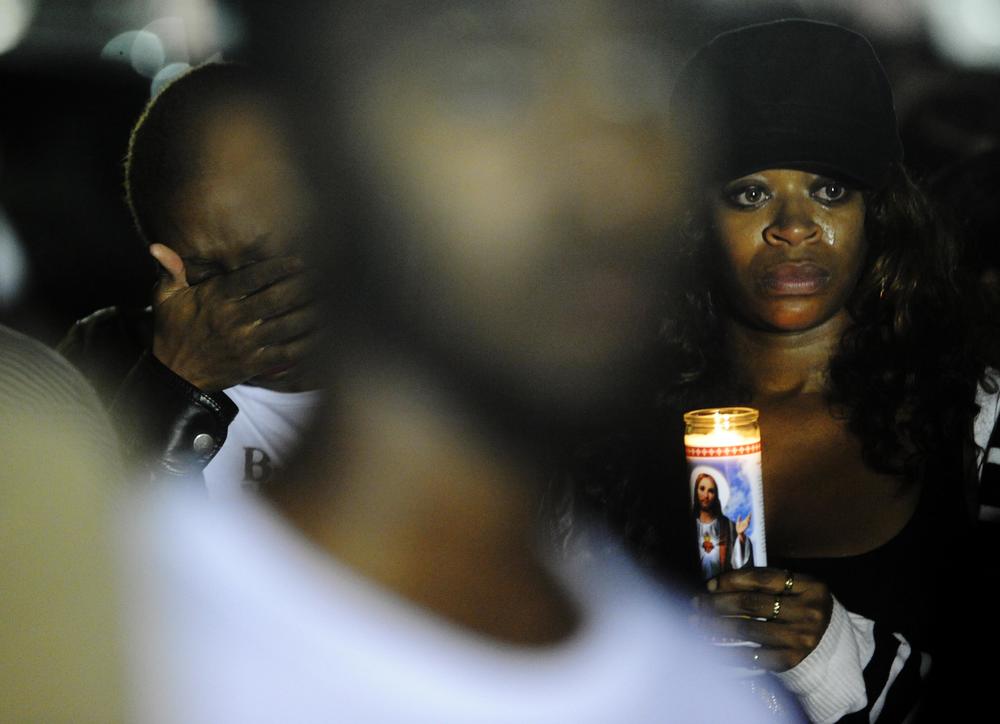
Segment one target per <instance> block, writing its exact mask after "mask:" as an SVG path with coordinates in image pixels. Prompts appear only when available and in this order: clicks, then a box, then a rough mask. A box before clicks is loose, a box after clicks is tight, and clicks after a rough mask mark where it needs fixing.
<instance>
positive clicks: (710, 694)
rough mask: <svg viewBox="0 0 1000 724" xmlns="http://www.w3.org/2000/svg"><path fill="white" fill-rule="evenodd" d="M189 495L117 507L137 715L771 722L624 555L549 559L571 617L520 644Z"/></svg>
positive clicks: (227, 506) (235, 509) (256, 513)
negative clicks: (581, 560)
mask: <svg viewBox="0 0 1000 724" xmlns="http://www.w3.org/2000/svg"><path fill="white" fill-rule="evenodd" d="M192 492H196V491H191V490H188V489H179V488H174V489H172V490H167V491H159V492H157V493H155V494H152V495H150V494H144V495H140V496H139V497H137V499H135V500H133V501H132V504H131V505H130V506H128V509H127V510H126V517H125V521H124V522H125V552H126V565H125V571H126V573H127V575H126V579H125V580H126V582H127V583H128V584H129V585H128V587H127V592H128V593H129V597H128V599H129V606H128V608H129V611H130V616H129V619H130V621H131V623H132V625H131V627H130V633H131V635H130V637H129V639H128V649H129V651H130V654H131V672H132V674H133V677H134V691H135V697H134V700H135V716H134V717H133V719H134V720H135V721H138V722H142V723H144V724H147V723H150V722H153V723H156V724H161V723H162V724H165V723H170V724H174V723H180V722H183V724H209V723H211V724H227V723H230V722H232V723H234V724H235V723H239V724H254V723H256V722H260V723H261V724H263V723H265V722H266V723H268V724H271V723H273V722H284V723H298V722H349V723H351V724H365V723H370V722H379V723H388V722H407V723H408V724H480V723H486V722H489V723H500V722H504V723H509V724H560V723H566V724H608V723H609V722H628V723H629V724H643V723H644V722H684V723H688V722H698V721H706V722H716V721H739V722H741V724H752V723H753V722H757V721H773V719H770V718H769V717H767V711H766V709H764V708H763V707H762V706H761V703H760V700H759V699H755V698H754V697H753V696H752V695H751V694H750V693H749V692H747V691H746V690H745V689H744V688H738V687H737V686H736V685H735V684H734V683H733V682H731V681H729V680H727V678H726V677H727V674H726V667H725V666H723V665H721V664H718V663H716V661H715V659H714V658H710V657H712V656H714V654H713V653H712V652H711V649H710V647H707V646H705V645H704V644H702V643H701V642H696V641H694V640H692V639H691V638H690V636H689V634H688V633H687V631H686V626H685V624H686V616H687V613H688V610H687V608H686V607H684V606H683V605H681V604H679V603H677V602H674V601H671V600H670V599H668V597H667V596H666V594H665V592H664V591H663V590H662V589H660V588H659V587H657V586H655V585H653V584H652V583H651V582H650V581H648V580H647V579H646V578H645V577H644V576H643V575H642V574H640V573H639V571H638V570H637V569H636V568H635V567H634V566H632V565H631V564H630V563H628V562H627V561H626V560H625V558H624V557H623V556H622V555H620V554H615V555H610V556H605V555H603V554H602V555H597V556H595V557H594V558H591V559H590V560H589V563H588V564H587V565H585V566H581V567H580V568H579V569H576V568H574V567H573V566H567V565H566V564H560V565H561V567H559V568H558V569H557V573H558V575H559V577H560V578H561V579H562V580H563V581H564V582H565V584H566V585H567V586H568V588H569V590H570V591H571V592H572V593H573V594H574V595H575V597H576V599H577V601H578V605H579V609H580V612H581V617H582V624H581V627H580V629H579V630H578V631H577V633H576V634H575V635H574V636H573V637H572V638H571V639H569V640H567V641H565V642H564V643H562V644H561V645H558V646H555V647H551V648H522V647H516V646H511V645H504V644H501V643H498V642H496V641H493V640H490V639H487V638H484V637H482V636H479V635H475V634H473V633H470V632H468V631H466V630H464V629H460V628H458V627H456V626H454V625H452V624H450V623H448V622H447V621H445V620H442V619H440V618H439V617H437V616H435V615H433V614H431V613H429V612H427V611H425V610H423V609H420V608H416V607H414V606H412V605H411V604H409V603H408V602H407V601H405V600H402V599H400V598H398V597H396V596H394V595H393V594H391V593H390V592H387V591H385V590H383V589H380V588H378V587H377V586H375V585H373V584H372V583H370V582H369V581H367V580H366V579H363V578H360V577H358V576H357V575H356V574H355V573H354V572H353V571H352V570H351V569H349V568H347V567H345V566H343V565H341V564H339V563H338V562H336V561H335V560H332V559H331V558H329V557H328V556H326V555H324V554H322V553H321V552H320V551H318V550H317V549H315V548H313V547H312V546H311V545H309V544H308V543H307V542H306V541H305V540H304V539H302V538H301V537H300V536H299V535H298V533H297V532H296V531H294V530H293V529H292V528H290V527H289V526H288V525H287V524H286V523H285V522H284V520H283V519H282V518H280V516H278V515H277V514H276V513H275V512H273V511H272V510H271V509H270V508H269V507H267V506H266V505H265V504H263V503H261V502H259V501H257V500H256V499H255V498H254V497H253V496H246V497H245V498H244V499H233V500H230V501H226V502H224V503H220V502H218V501H216V502H212V501H208V500H206V499H204V497H203V496H202V497H201V498H199V497H198V496H197V495H194V494H192ZM377 544H378V542H377V541H372V545H377Z"/></svg>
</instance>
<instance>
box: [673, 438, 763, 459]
mask: <svg viewBox="0 0 1000 724" xmlns="http://www.w3.org/2000/svg"><path fill="white" fill-rule="evenodd" d="M684 451H685V453H686V454H687V456H688V457H689V458H728V457H732V456H733V455H753V454H754V453H759V452H760V442H759V441H758V442H752V443H748V444H746V445H727V446H722V447H693V446H691V445H685V446H684Z"/></svg>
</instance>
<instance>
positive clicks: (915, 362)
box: [574, 164, 996, 573]
mask: <svg viewBox="0 0 1000 724" xmlns="http://www.w3.org/2000/svg"><path fill="white" fill-rule="evenodd" d="M865 202H866V216H865V233H866V237H867V241H868V252H867V253H868V258H867V259H866V263H865V265H864V271H863V272H862V276H861V278H860V280H859V282H858V285H857V287H856V289H855V290H854V292H853V294H852V296H851V297H850V299H849V301H848V311H849V313H850V315H851V320H852V324H851V326H850V327H849V328H848V330H847V331H846V332H845V333H844V335H843V337H842V340H841V344H840V347H839V349H838V350H837V352H836V353H835V354H834V356H833V357H832V359H831V360H830V364H829V384H828V389H827V390H826V395H827V400H828V403H829V405H830V410H831V414H833V415H834V416H836V417H838V418H840V419H844V420H846V422H847V425H848V428H849V429H850V431H851V432H852V433H853V434H855V435H857V436H858V437H859V439H860V440H861V441H862V455H863V458H864V461H865V463H866V464H867V465H868V466H869V467H870V468H872V469H873V470H876V471H879V472H882V473H888V474H894V475H898V476H900V478H901V480H903V481H904V482H905V483H906V484H912V483H915V482H918V481H922V480H924V479H925V477H926V476H927V475H928V471H929V470H933V469H941V467H937V468H935V467H934V465H935V463H938V464H940V465H942V466H943V467H946V468H947V467H948V465H950V463H946V464H945V463H942V460H943V459H944V457H947V459H948V460H954V459H955V453H956V451H961V450H962V449H963V446H966V445H971V444H973V443H972V435H971V421H972V419H973V418H974V417H975V414H976V412H977V411H978V408H977V406H976V404H975V390H976V386H977V384H982V385H983V386H984V387H986V388H987V389H990V388H991V385H992V382H991V381H990V379H989V378H988V377H987V376H986V370H987V367H988V366H990V365H993V366H996V362H995V361H994V360H991V359H988V357H989V355H988V353H987V352H986V351H985V350H986V349H987V348H988V345H986V344H980V343H979V342H978V341H977V340H978V339H979V338H980V336H982V335H981V332H982V330H981V329H980V328H979V327H980V321H981V320H978V318H977V314H976V312H975V309H974V307H973V306H972V304H971V300H972V298H973V297H972V295H971V294H967V293H966V292H967V291H971V290H972V289H973V282H972V281H970V280H968V279H966V278H965V273H964V271H963V270H962V268H961V267H960V265H959V250H958V249H957V246H956V244H955V243H953V242H952V240H951V237H950V236H949V235H948V234H947V233H945V231H944V230H943V229H941V228H940V227H939V226H938V225H936V224H935V221H934V217H933V215H932V213H931V212H930V210H929V209H930V207H929V205H928V204H927V202H926V199H925V198H924V195H923V193H922V192H921V191H920V189H919V188H918V187H917V186H916V185H915V184H914V183H913V182H912V180H911V179H910V178H909V176H908V175H907V173H906V171H905V169H904V168H903V167H902V165H900V164H894V165H893V167H892V169H891V172H890V174H889V180H888V182H887V183H886V184H885V185H884V186H883V187H882V188H880V189H878V190H875V191H869V192H865ZM707 218H708V210H707V209H698V210H694V211H692V213H691V216H690V219H689V220H688V223H686V224H684V225H683V230H682V232H681V234H680V238H679V239H678V240H677V241H676V242H675V251H676V255H675V259H674V264H673V265H672V267H671V275H670V278H669V279H667V280H666V282H665V293H664V296H665V299H664V304H665V311H664V322H663V324H662V327H661V330H660V336H659V339H658V341H657V351H656V355H655V357H656V359H657V360H658V363H657V364H658V368H659V369H658V374H657V380H658V383H657V387H656V389H654V390H650V391H649V394H648V395H647V400H648V404H647V406H646V408H645V409H643V410H641V411H640V414H639V415H637V419H636V423H635V428H634V429H631V430H628V431H625V432H621V431H616V432H612V433H609V434H608V436H607V437H606V438H605V439H602V440H601V441H600V442H599V443H597V444H595V445H593V446H591V447H588V448H587V449H586V451H584V452H583V453H581V456H580V459H579V461H578V463H579V464H578V466H577V467H576V469H575V472H574V477H575V482H576V484H577V488H578V492H579V491H580V490H582V491H583V493H584V496H585V498H587V499H588V500H589V501H590V502H591V503H594V504H596V505H597V507H598V508H599V509H600V510H601V511H602V515H603V516H604V517H605V518H606V519H607V520H608V522H609V523H610V524H611V526H612V527H613V528H614V529H615V530H616V531H617V532H619V533H620V534H622V535H623V536H624V538H625V540H626V541H627V543H628V544H629V545H630V546H631V547H632V548H633V549H634V550H635V551H636V553H637V554H639V556H640V558H642V559H644V560H646V561H647V562H649V563H651V564H653V565H654V566H656V567H660V568H665V569H666V570H667V572H670V573H678V572H680V571H679V570H678V569H685V570H686V569H689V568H690V564H691V561H690V560H688V559H687V558H686V555H685V554H686V552H687V551H688V549H689V548H690V547H691V546H690V537H689V536H688V535H687V533H688V530H687V528H686V527H684V526H683V525H681V523H680V520H679V518H671V517H670V515H669V511H671V510H689V509H690V501H688V500H685V499H683V498H681V497H680V495H681V494H684V495H686V493H687V491H686V489H685V487H686V486H680V485H674V486H665V485H664V484H663V481H664V480H667V479H675V480H676V479H684V478H686V475H687V473H686V466H685V461H684V452H683V448H682V445H681V444H680V441H681V440H682V437H683V436H682V433H683V423H682V413H683V412H684V411H685V410H690V409H696V408H700V407H712V406H720V405H726V406H731V405H750V404H752V403H753V390H752V389H751V388H750V386H749V384H748V383H747V381H746V380H745V379H742V378H741V376H740V374H739V365H738V364H736V363H735V361H734V360H733V359H731V358H730V356H729V355H728V354H726V349H727V344H726V338H725V320H726V316H727V310H726V309H725V302H724V301H723V297H722V296H721V293H720V291H719V290H720V288H721V287H720V284H719V282H720V271H721V270H720V269H719V268H718V266H719V265H718V259H719V255H718V254H717V253H715V251H716V241H715V239H714V238H713V236H712V226H711V223H709V222H708V221H707ZM991 391H995V390H991ZM674 443H676V444H674ZM948 469H950V468H948ZM957 473H958V471H956V474H957ZM678 476H679V477H678ZM953 481H954V478H951V482H953ZM678 491H680V492H678ZM665 511H666V513H665Z"/></svg>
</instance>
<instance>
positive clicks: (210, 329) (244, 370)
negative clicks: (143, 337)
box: [149, 244, 316, 392]
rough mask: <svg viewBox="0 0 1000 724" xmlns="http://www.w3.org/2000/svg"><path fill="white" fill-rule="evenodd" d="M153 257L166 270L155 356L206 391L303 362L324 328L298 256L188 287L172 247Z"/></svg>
mask: <svg viewBox="0 0 1000 724" xmlns="http://www.w3.org/2000/svg"><path fill="white" fill-rule="evenodd" d="M149 252H150V254H151V255H152V256H153V258H155V259H156V260H157V261H158V262H159V263H160V266H162V267H163V270H164V272H165V273H164V274H162V275H161V277H160V280H159V281H158V282H157V284H156V288H155V292H154V296H153V316H154V332H153V355H154V356H155V357H156V358H157V359H158V360H160V362H162V363H163V364H164V365H166V366H167V367H169V368H170V369H171V370H172V371H173V372H174V373H175V374H177V375H179V376H180V377H183V378H184V379H185V380H187V381H188V382H190V383H191V384H192V385H194V386H195V387H197V388H198V389H200V390H203V391H205V392H214V391H217V390H222V389H225V388H227V387H232V386H233V385H237V384H240V383H242V382H246V381H247V380H249V379H251V378H253V377H257V376H260V375H268V374H273V373H275V372H276V371H280V370H283V369H286V368H288V367H289V366H291V365H295V364H297V363H299V362H300V361H301V360H302V359H303V357H304V356H305V355H306V354H307V352H308V349H309V346H310V339H309V337H310V333H311V332H312V331H313V330H314V329H315V327H316V317H315V311H314V310H313V308H312V305H311V304H310V303H311V301H312V297H311V296H310V294H309V290H308V285H307V284H306V283H305V282H304V279H303V275H302V271H303V264H302V261H301V260H300V259H299V258H298V257H294V256H285V257H276V258H271V259H266V260H263V261H257V262H253V263H251V264H248V265H246V266H243V267H240V268H239V269H235V270H233V271H230V272H226V273H223V274H219V275H216V276H213V277H211V278H209V279H206V280H205V281H202V282H199V283H196V284H193V285H191V284H188V280H187V275H186V271H185V268H184V261H183V260H182V259H181V258H180V256H178V255H177V253H176V252H174V251H173V249H171V248H170V247H167V246H164V245H163V244H152V245H151V246H150V247H149Z"/></svg>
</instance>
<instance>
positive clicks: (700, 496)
mask: <svg viewBox="0 0 1000 724" xmlns="http://www.w3.org/2000/svg"><path fill="white" fill-rule="evenodd" d="M757 418H758V412H757V410H754V409H752V408H749V407H720V408H712V409H707V410H693V411H691V412H688V413H685V414H684V423H685V429H684V448H685V452H686V454H687V460H688V471H689V480H688V484H689V486H690V489H691V514H692V516H693V517H694V519H695V526H696V528H697V532H698V550H699V556H700V559H701V570H702V576H703V578H704V579H705V580H708V579H710V578H714V577H715V576H718V575H719V574H721V573H725V572H726V571H731V570H735V569H737V568H744V567H746V566H766V565H767V544H766V542H765V538H764V491H763V486H762V479H761V466H760V461H761V455H760V452H761V445H760V425H759V424H758V421H757Z"/></svg>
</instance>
